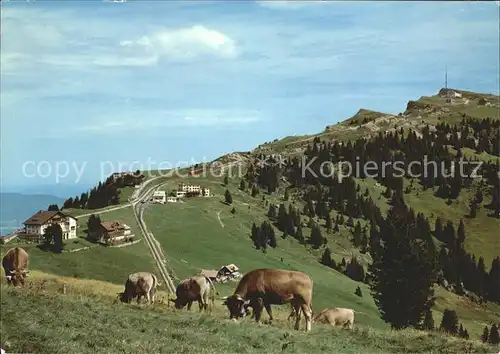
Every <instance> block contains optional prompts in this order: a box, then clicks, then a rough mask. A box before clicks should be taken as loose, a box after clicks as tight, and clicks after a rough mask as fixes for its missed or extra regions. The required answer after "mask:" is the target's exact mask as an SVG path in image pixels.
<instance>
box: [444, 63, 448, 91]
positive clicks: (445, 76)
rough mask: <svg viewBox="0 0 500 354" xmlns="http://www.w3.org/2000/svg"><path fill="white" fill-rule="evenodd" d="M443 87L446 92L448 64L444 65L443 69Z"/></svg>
mask: <svg viewBox="0 0 500 354" xmlns="http://www.w3.org/2000/svg"><path fill="white" fill-rule="evenodd" d="M444 89H445V90H446V93H448V65H446V66H445V69H444Z"/></svg>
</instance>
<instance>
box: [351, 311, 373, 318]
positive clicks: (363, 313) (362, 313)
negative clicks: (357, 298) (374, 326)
mask: <svg viewBox="0 0 500 354" xmlns="http://www.w3.org/2000/svg"><path fill="white" fill-rule="evenodd" d="M352 312H354V313H355V314H358V313H359V314H360V315H365V316H368V317H370V315H369V314H367V313H365V312H361V311H354V310H352Z"/></svg>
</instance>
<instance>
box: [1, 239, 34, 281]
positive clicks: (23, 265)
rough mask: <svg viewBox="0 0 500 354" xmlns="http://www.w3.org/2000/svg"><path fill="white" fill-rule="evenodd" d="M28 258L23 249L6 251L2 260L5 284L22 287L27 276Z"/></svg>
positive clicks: (17, 248)
mask: <svg viewBox="0 0 500 354" xmlns="http://www.w3.org/2000/svg"><path fill="white" fill-rule="evenodd" d="M28 266H29V256H28V252H26V250H25V249H24V248H21V247H16V248H11V249H10V250H8V251H7V253H6V254H5V256H3V259H2V267H3V270H4V271H5V277H6V278H7V284H9V285H11V284H12V285H14V286H18V285H21V286H24V279H25V278H26V277H27V276H28V273H29V270H28Z"/></svg>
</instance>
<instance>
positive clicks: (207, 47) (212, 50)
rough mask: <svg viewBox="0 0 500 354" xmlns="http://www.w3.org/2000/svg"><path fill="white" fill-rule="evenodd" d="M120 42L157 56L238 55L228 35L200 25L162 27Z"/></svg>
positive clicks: (231, 56)
mask: <svg viewBox="0 0 500 354" xmlns="http://www.w3.org/2000/svg"><path fill="white" fill-rule="evenodd" d="M120 44H121V46H122V47H134V46H135V47H142V48H145V49H146V50H147V51H149V52H152V53H155V55H156V56H158V57H162V58H166V59H171V60H189V59H194V58H197V57H200V56H204V55H215V56H217V57H222V58H235V57H236V56H237V55H238V52H237V50H236V44H235V43H234V41H233V40H232V39H231V38H229V37H228V36H226V35H225V34H223V33H221V32H219V31H216V30H212V29H209V28H206V27H204V26H200V25H197V26H192V27H188V28H180V29H175V30H163V31H159V32H157V33H154V34H152V35H148V36H143V37H141V38H139V39H138V40H135V41H122V42H121V43H120Z"/></svg>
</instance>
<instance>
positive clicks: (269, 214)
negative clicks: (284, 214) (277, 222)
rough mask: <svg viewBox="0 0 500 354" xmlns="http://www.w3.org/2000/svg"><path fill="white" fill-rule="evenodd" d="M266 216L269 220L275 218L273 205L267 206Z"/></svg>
mask: <svg viewBox="0 0 500 354" xmlns="http://www.w3.org/2000/svg"><path fill="white" fill-rule="evenodd" d="M267 216H268V217H270V218H271V219H274V218H276V207H275V206H274V204H272V203H271V204H269V210H268V211H267Z"/></svg>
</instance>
